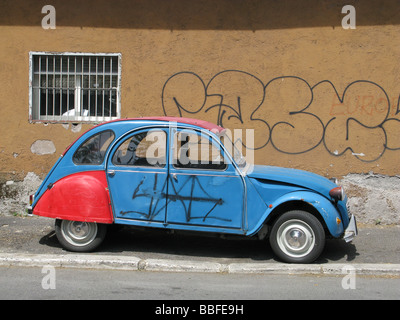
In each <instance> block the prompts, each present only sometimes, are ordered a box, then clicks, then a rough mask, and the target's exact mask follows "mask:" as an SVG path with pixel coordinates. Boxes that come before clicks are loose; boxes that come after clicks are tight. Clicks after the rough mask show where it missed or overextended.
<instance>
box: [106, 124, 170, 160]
mask: <svg viewBox="0 0 400 320" xmlns="http://www.w3.org/2000/svg"><path fill="white" fill-rule="evenodd" d="M166 150H167V135H166V133H165V131H163V130H158V129H151V130H148V131H142V132H139V133H137V134H135V135H133V136H131V137H129V138H128V139H126V140H125V141H124V142H123V143H122V144H121V145H120V146H119V147H118V149H117V150H116V151H115V153H114V156H113V158H112V163H113V164H114V165H117V166H118V165H120V166H146V167H147V166H149V167H164V166H165V163H166V158H167V157H166Z"/></svg>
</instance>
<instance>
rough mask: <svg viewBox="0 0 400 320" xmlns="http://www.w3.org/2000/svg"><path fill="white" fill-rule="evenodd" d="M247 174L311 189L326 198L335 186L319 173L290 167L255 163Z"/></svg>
mask: <svg viewBox="0 0 400 320" xmlns="http://www.w3.org/2000/svg"><path fill="white" fill-rule="evenodd" d="M247 176H248V177H250V178H253V179H261V180H269V181H275V182H280V183H285V184H290V185H295V186H299V187H303V188H307V189H311V190H314V191H316V192H318V193H321V194H322V195H324V196H325V197H327V198H330V197H329V191H330V190H331V189H333V188H335V187H337V185H336V184H335V183H334V182H332V181H330V180H328V179H327V178H324V177H322V176H320V175H317V174H315V173H312V172H308V171H303V170H298V169H290V168H281V167H273V166H261V165H255V166H254V168H253V170H252V172H251V173H248V175H247Z"/></svg>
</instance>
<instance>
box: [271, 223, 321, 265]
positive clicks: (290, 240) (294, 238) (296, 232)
mask: <svg viewBox="0 0 400 320" xmlns="http://www.w3.org/2000/svg"><path fill="white" fill-rule="evenodd" d="M277 240H278V245H279V247H280V249H281V250H282V251H283V252H284V253H285V254H287V255H288V256H291V257H294V258H301V257H304V256H306V255H307V254H309V253H310V252H311V250H312V249H313V247H314V244H315V235H314V231H313V230H312V228H311V227H310V226H309V225H308V224H307V223H305V222H304V221H302V220H289V221H286V222H284V223H283V224H282V225H281V226H280V227H279V229H278V232H277Z"/></svg>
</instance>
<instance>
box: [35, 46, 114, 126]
mask: <svg viewBox="0 0 400 320" xmlns="http://www.w3.org/2000/svg"><path fill="white" fill-rule="evenodd" d="M29 57H30V79H29V80H30V81H29V87H30V99H29V101H30V106H29V118H30V120H31V121H43V122H70V121H73V122H102V121H108V120H114V119H118V118H120V115H121V107H120V88H121V84H120V79H121V55H120V54H85V53H80V54H75V53H38V52H31V53H30V54H29Z"/></svg>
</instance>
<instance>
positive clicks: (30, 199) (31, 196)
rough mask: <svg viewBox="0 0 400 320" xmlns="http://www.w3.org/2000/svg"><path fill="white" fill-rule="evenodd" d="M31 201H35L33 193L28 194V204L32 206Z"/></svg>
mask: <svg viewBox="0 0 400 320" xmlns="http://www.w3.org/2000/svg"><path fill="white" fill-rule="evenodd" d="M33 201H35V195H34V194H31V195H29V205H30V206H32V204H33Z"/></svg>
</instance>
